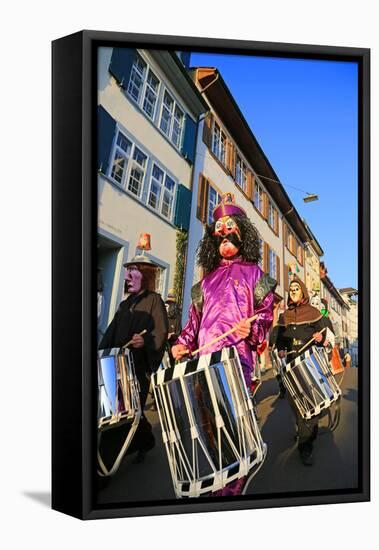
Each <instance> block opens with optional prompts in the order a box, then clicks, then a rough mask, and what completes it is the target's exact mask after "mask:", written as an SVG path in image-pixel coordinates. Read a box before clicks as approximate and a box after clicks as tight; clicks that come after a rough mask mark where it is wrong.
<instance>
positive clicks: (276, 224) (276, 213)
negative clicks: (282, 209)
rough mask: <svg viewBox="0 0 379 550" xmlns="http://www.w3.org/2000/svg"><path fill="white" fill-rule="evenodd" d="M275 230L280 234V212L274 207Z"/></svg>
mask: <svg viewBox="0 0 379 550" xmlns="http://www.w3.org/2000/svg"><path fill="white" fill-rule="evenodd" d="M274 222H275V223H274V231H275V233H276V234H277V235H279V212H278V211H277V209H276V208H275V209H274Z"/></svg>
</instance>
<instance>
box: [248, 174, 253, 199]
mask: <svg viewBox="0 0 379 550" xmlns="http://www.w3.org/2000/svg"><path fill="white" fill-rule="evenodd" d="M253 178H254V175H253V173H252V172H251V171H250V170H248V171H247V196H248V198H249V199H250V200H251V201H253V200H254V194H253V183H254V179H253Z"/></svg>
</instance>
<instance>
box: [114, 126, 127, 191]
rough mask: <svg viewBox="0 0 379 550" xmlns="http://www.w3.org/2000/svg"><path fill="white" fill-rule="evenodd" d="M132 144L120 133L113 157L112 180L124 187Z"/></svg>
mask: <svg viewBox="0 0 379 550" xmlns="http://www.w3.org/2000/svg"><path fill="white" fill-rule="evenodd" d="M131 149H132V143H131V142H130V141H129V140H128V139H127V138H126V137H125V136H124V134H122V133H121V132H119V133H118V136H117V140H116V146H115V151H114V155H113V163H112V168H111V178H113V179H114V180H115V181H117V183H119V184H120V185H123V180H124V177H125V173H126V170H127V167H128V162H129V157H130V152H131Z"/></svg>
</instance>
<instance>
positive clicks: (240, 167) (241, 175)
mask: <svg viewBox="0 0 379 550" xmlns="http://www.w3.org/2000/svg"><path fill="white" fill-rule="evenodd" d="M236 183H237V185H239V186H240V187H241V189H242V190H243V191H244V192H245V193H246V191H247V169H246V164H245V163H244V162H243V160H242V159H241V157H240V156H239V155H237V161H236Z"/></svg>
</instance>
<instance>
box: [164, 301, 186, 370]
mask: <svg viewBox="0 0 379 550" xmlns="http://www.w3.org/2000/svg"><path fill="white" fill-rule="evenodd" d="M165 306H166V310H167V316H168V341H167V347H168V352H169V356H170V364H171V366H172V367H173V366H174V364H175V359H174V358H173V356H172V353H171V348H172V346H173V345H174V343H175V342H176V340H177V339H178V337H179V335H180V333H181V332H182V322H181V319H182V314H181V311H180V308H179V306H178V304H177V303H176V300H175V295H174V291H173V290H169V293H168V294H167V299H166V301H165Z"/></svg>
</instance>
